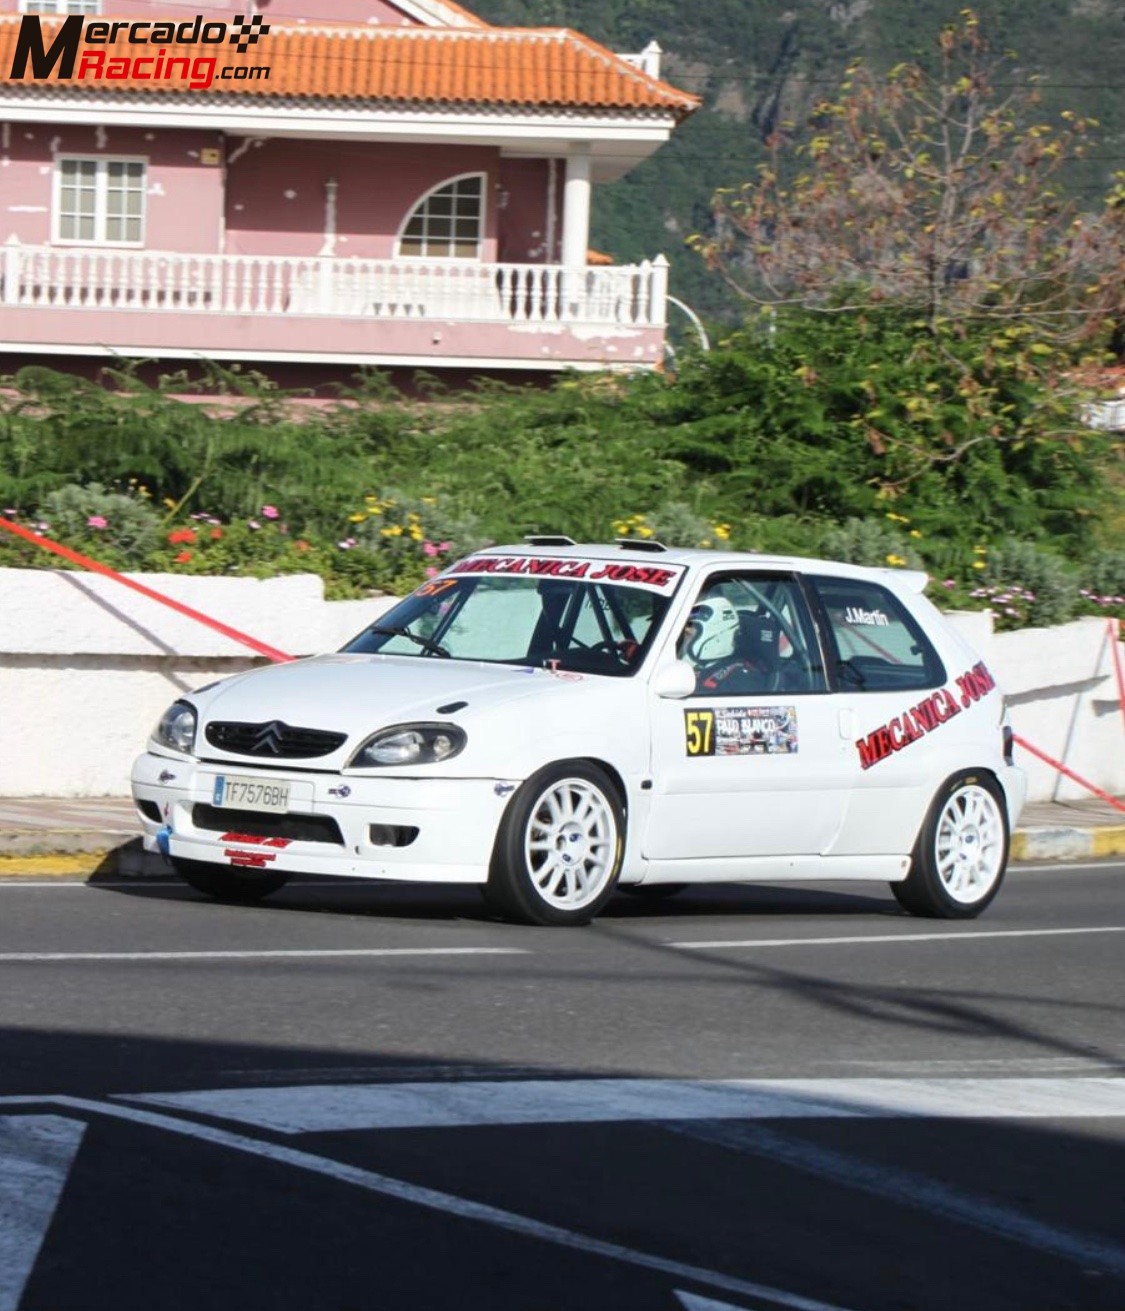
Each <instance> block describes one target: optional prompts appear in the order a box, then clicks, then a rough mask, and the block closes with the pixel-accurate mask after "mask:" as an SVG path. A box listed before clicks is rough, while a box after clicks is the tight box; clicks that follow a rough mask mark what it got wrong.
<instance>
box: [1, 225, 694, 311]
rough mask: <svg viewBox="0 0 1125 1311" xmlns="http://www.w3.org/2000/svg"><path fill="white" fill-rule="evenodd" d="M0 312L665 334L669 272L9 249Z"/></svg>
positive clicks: (658, 268) (655, 267)
mask: <svg viewBox="0 0 1125 1311" xmlns="http://www.w3.org/2000/svg"><path fill="white" fill-rule="evenodd" d="M2 249H3V259H2V260H0V274H2V279H3V280H2V282H0V306H29V307H32V308H54V309H82V310H103V311H117V310H128V311H145V310H147V311H149V312H165V313H173V314H221V315H233V314H262V315H270V316H277V315H288V314H295V315H327V316H329V317H331V318H337V319H339V318H345V319H353V318H354V319H364V318H379V319H447V320H450V319H452V320H469V321H474V322H481V323H510V324H530V325H534V324H543V325H552V324H574V325H582V324H591V325H600V326H604V327H607V328H612V327H621V328H627V327H663V326H664V313H665V296H666V290H667V280H668V267H667V261H666V260H665V259H664V257H663V256H657V258H656V259H655V260H653V261H645V263H643V264H635V265H621V266H610V267H598V268H583V269H566V268H563V267H561V266H559V265H554V264H477V263H472V264H470V263H467V262H465V263H461V262H456V261H451V260H425V259H403V260H369V259H348V258H338V257H319V258H317V257H314V258H294V257H288V256H272V255H181V254H176V253H173V252H167V251H151V250H109V249H104V248H103V249H92V248H91V249H86V248H79V247H66V246H63V247H54V246H24V245H21V244H20V243H19V242H17V241H16V240H15V239H14V238H12V239H11V240H9V241H8V243H7V244H6V245H5V246H4V247H3V248H2Z"/></svg>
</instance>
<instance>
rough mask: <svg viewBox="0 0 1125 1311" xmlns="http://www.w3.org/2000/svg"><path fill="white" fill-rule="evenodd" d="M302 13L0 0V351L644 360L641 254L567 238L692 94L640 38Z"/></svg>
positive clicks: (354, 12)
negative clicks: (601, 252)
mask: <svg viewBox="0 0 1125 1311" xmlns="http://www.w3.org/2000/svg"><path fill="white" fill-rule="evenodd" d="M103 3H104V10H103ZM313 10H314V3H313V0H258V3H257V5H244V4H240V3H236V0H212V2H211V3H204V4H202V5H201V6H200V7H199V8H198V9H196V8H194V7H192V6H185V5H183V4H182V3H176V4H167V3H166V4H163V5H161V4H160V3H157V2H151V0H0V79H2V80H0V357H2V360H3V362H4V363H6V364H8V365H11V364H16V363H19V362H27V360H28V358H29V357H34V358H37V359H40V360H45V361H47V362H50V360H51V357H65V356H70V357H84V358H86V359H89V358H105V357H113V356H128V357H144V358H155V359H160V360H168V361H175V360H181V361H182V360H192V359H199V358H201V357H209V358H213V359H219V360H245V361H249V362H255V363H258V364H262V365H266V364H269V365H274V366H278V365H280V366H286V365H297V364H320V365H328V366H340V365H358V364H368V365H376V366H380V367H387V368H400V367H402V368H410V367H419V366H421V367H425V368H427V369H430V370H440V369H443V368H444V369H448V370H464V369H468V370H472V371H475V372H488V371H496V370H504V371H511V370H557V369H560V368H565V367H578V368H595V367H604V366H607V365H609V366H618V367H623V368H637V367H651V366H652V365H654V364H656V363H657V362H658V361H659V360H660V359H661V355H662V347H663V336H664V313H665V296H666V280H667V266H666V263H665V261H664V259H663V257H661V256H660V255H659V254H657V253H656V252H654V255H655V258H653V259H652V260H649V261H646V262H644V263H642V264H638V265H632V266H614V265H605V264H601V263H599V264H591V263H590V262H589V260H588V236H589V218H590V201H591V189H592V187H593V186H594V185H595V184H596V183H598V182H605V181H610V180H612V179H615V178H618V177H620V176H622V174H624V173H626V172H627V171H628V170H629V169H630V168H632V167H634V166H635V165H636V164H638V163H639V162H641V161H642V160H644V159H645V158H647V157H648V156H649V155H650V154H652V152H653V151H655V150H656V149H658V148H659V146H660V145H661V143H662V142H664V141H666V140H667V139H668V137H669V135H670V134H671V132H672V131H673V129H674V128H675V126H676V124H677V123H678V122H679V121H681V120H682V119H683V118H684V117H685V116H686V115H687V114H689V113H690V112H691V111H692V109H694V107H695V105H696V103H697V102H696V100H695V98H694V97H692V96H690V95H687V94H686V93H684V92H681V91H678V90H676V89H675V88H673V87H671V86H669V85H668V84H667V83H665V82H663V81H661V80H660V78H659V59H660V53H659V49H658V47H656V46H655V45H653V46H650V47H649V48H648V50H646V51H645V52H643V53H641V54H638V55H619V54H614V53H612V52H611V51H609V50H606V49H604V48H603V47H601V46H599V45H596V44H595V43H594V42H592V41H590V40H588V39H587V38H585V37H583V36H581V35H579V34H577V33H575V32H572V31H568V30H560V29H504V28H494V27H490V26H488V25H487V24H485V23H484V22H482V21H481V20H480V19H479V18H477V17H475V16H474V15H472V14H470V13H468V12H467V11H466V10H464V9H462V8H460V6H458V5H456V4H453V3H450V0H316V3H315V17H314V16H313ZM56 362H58V363H61V362H62V361H61V359H56Z"/></svg>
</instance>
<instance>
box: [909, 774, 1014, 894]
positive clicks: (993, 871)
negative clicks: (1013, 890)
mask: <svg viewBox="0 0 1125 1311" xmlns="http://www.w3.org/2000/svg"><path fill="white" fill-rule="evenodd" d="M1008 845H1009V834H1008V808H1007V806H1006V805H1005V802H1004V794H1003V792H1002V791H1001V789H1000V785H999V784H998V783H997V782H996V780H995V779H994V778H993V777H992V775H991V774H988V773H985V772H984V771H983V770H968V771H966V772H965V773H962V774H955V775H954V776H953V778H951V779H948V780H947V781H946V783H945V784H944V786H943V787H942V789H941V791H940V792H939V793H938V794H937V796H936V797H935V798H934V801H933V804H932V805H931V806H930V809H929V813H928V814H927V815H926V819H925V822H924V823H923V824H922V830H921V832H920V833H919V834H918V841H917V842H916V843H915V845H914V854H913V856H912V857H911V862H910V873H909V874H908V875H907V876H906V879H905V880H904V881H903V882H902V883H892V884H891V891H892V892H893V893H894V895H895V899H896V900H897V901H898V903H899V905H900V906H902V907H903V909H904V910H908V911H910V913H911V914H912V915H924V916H927V917H928V918H931V919H972V918H974V916H977V915H979V914H980V913H981V911H982V910H984V908H985V907H986V906H987V905H988V904H989V902H991V901H992V899H993V898H994V897H995V896H996V894H997V893H998V892H999V891H1000V885H1001V883H1002V882H1003V881H1004V872H1005V869H1006V868H1007V864H1008Z"/></svg>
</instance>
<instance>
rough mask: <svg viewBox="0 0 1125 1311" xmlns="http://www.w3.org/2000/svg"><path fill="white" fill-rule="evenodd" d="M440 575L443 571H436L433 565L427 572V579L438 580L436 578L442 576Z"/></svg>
mask: <svg viewBox="0 0 1125 1311" xmlns="http://www.w3.org/2000/svg"><path fill="white" fill-rule="evenodd" d="M440 573H441V570H440V569H435V568H434V567H433V565H430V566H429V568H428V569H427V570H426V577H427V578H436V577H437V576H438V574H440Z"/></svg>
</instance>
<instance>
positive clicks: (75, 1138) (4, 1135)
mask: <svg viewBox="0 0 1125 1311" xmlns="http://www.w3.org/2000/svg"><path fill="white" fill-rule="evenodd" d="M85 1132H86V1126H85V1124H83V1123H82V1122H81V1121H80V1120H66V1119H63V1118H62V1117H61V1116H58V1115H21V1116H6V1117H4V1118H2V1119H0V1311H16V1307H18V1306H19V1302H20V1298H21V1297H22V1296H23V1290H24V1287H25V1285H26V1284H27V1280H28V1277H29V1276H30V1274H31V1271H32V1268H33V1267H34V1265H35V1261H36V1258H37V1257H38V1255H39V1249H40V1247H41V1246H42V1245H43V1237H44V1235H45V1234H46V1232H47V1227H48V1225H50V1223H51V1218H52V1216H53V1215H54V1214H55V1207H56V1206H57V1205H58V1201H59V1197H60V1196H61V1194H62V1190H63V1185H64V1184H65V1183H66V1178H67V1175H68V1174H69V1173H70V1167H71V1165H72V1163H73V1161H74V1157H75V1154H76V1153H77V1151H78V1148H79V1146H80V1145H81V1142H82V1135H83V1134H84V1133H85Z"/></svg>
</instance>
